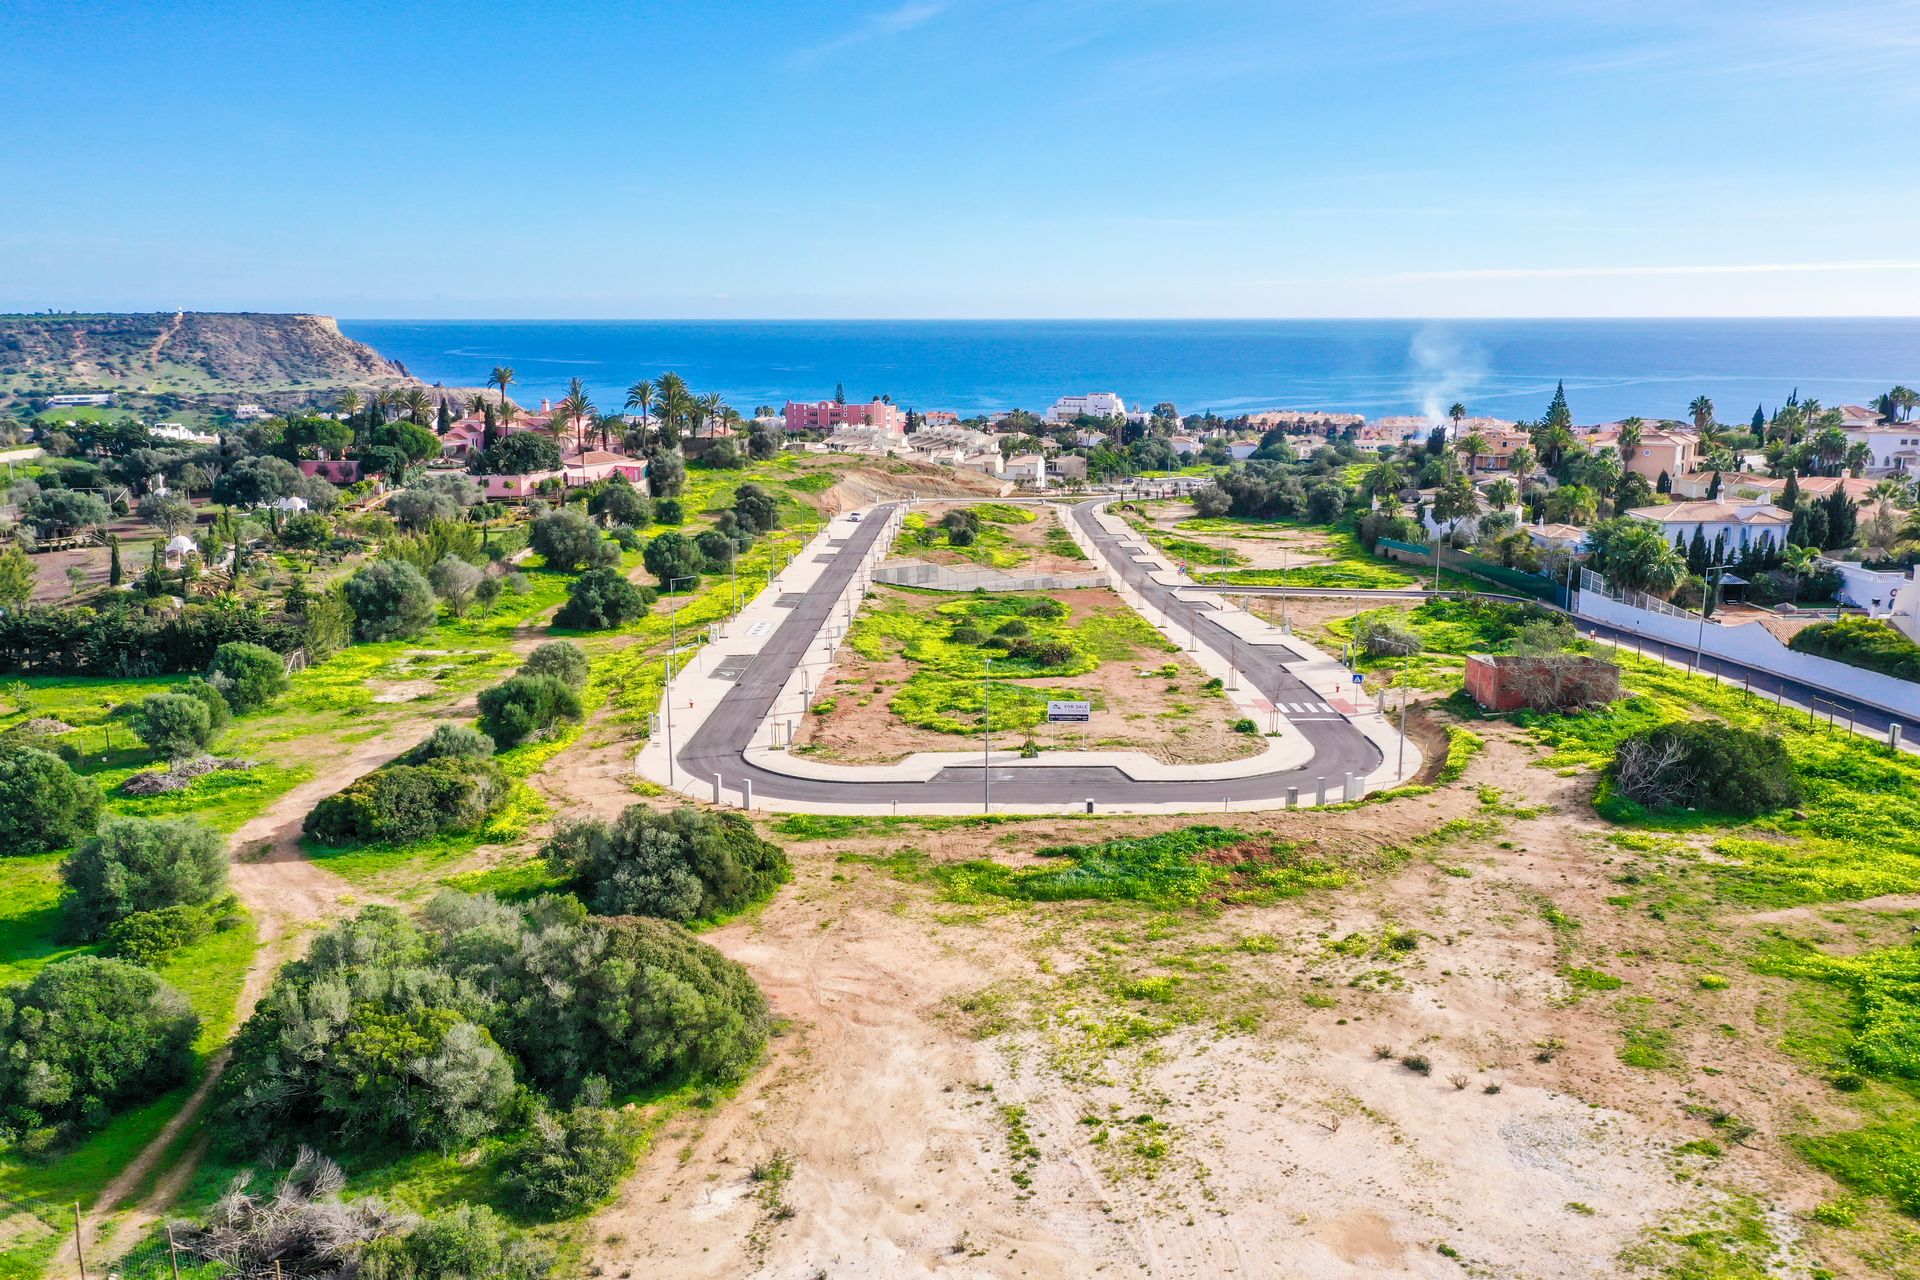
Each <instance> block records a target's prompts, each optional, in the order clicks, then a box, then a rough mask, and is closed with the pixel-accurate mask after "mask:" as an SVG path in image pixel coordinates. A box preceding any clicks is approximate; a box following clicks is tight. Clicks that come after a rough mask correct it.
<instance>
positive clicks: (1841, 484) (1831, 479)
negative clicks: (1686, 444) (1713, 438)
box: [1673, 471, 1876, 502]
mask: <svg viewBox="0 0 1920 1280" xmlns="http://www.w3.org/2000/svg"><path fill="white" fill-rule="evenodd" d="M1796 483H1797V484H1798V485H1799V488H1800V494H1801V496H1802V497H1806V498H1825V497H1827V496H1829V495H1830V494H1832V493H1833V491H1834V490H1835V489H1838V490H1840V491H1841V492H1842V493H1845V494H1846V495H1847V496H1848V497H1849V498H1852V499H1853V500H1854V501H1855V502H1860V501H1862V500H1864V499H1865V498H1867V497H1868V496H1869V495H1871V494H1872V493H1873V490H1874V486H1875V483H1876V482H1875V481H1872V480H1861V479H1855V478H1854V477H1853V476H1801V477H1799V479H1798V480H1797V482H1796ZM1712 484H1713V472H1711V471H1696V472H1694V473H1693V474H1692V475H1690V476H1676V477H1674V481H1673V496H1674V498H1675V499H1676V500H1677V499H1681V498H1705V497H1706V496H1707V490H1708V489H1709V488H1710V487H1711V486H1712ZM1786 487H1787V482H1786V480H1785V479H1783V478H1775V477H1773V476H1762V475H1754V474H1752V473H1751V472H1745V471H1729V472H1726V473H1725V474H1723V475H1722V476H1721V477H1720V501H1722V502H1733V501H1739V500H1742V499H1749V500H1750V499H1754V498H1767V499H1773V498H1777V497H1779V496H1780V495H1781V494H1782V493H1783V492H1785V491H1786Z"/></svg>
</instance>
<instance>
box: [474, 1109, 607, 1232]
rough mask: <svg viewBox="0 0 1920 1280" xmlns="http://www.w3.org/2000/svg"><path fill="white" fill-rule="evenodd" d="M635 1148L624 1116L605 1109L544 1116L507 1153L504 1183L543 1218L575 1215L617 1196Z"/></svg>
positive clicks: (503, 1163)
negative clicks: (624, 1121) (616, 1192)
mask: <svg viewBox="0 0 1920 1280" xmlns="http://www.w3.org/2000/svg"><path fill="white" fill-rule="evenodd" d="M634 1148H635V1142H634V1137H633V1135H632V1134H631V1133H630V1132H629V1131H628V1129H627V1126H626V1125H625V1124H624V1123H623V1122H622V1121H621V1118H620V1116H619V1115H618V1114H617V1113H615V1112H613V1111H609V1110H607V1109H606V1108H605V1107H589V1106H581V1107H575V1108H573V1109H572V1110H570V1111H563V1112H560V1113H559V1114H557V1115H551V1114H547V1115H541V1116H538V1117H536V1118H535V1119H534V1122H533V1125H532V1126H531V1127H530V1128H529V1129H528V1130H527V1133H526V1134H525V1135H524V1136H523V1137H522V1138H521V1139H520V1140H519V1141H518V1142H516V1143H514V1145H513V1146H512V1148H510V1149H509V1150H508V1152H507V1155H506V1159H505V1160H504V1161H503V1162H502V1165H501V1172H500V1181H501V1182H502V1183H503V1184H504V1185H505V1186H506V1187H507V1189H508V1190H509V1191H512V1192H514V1193H515V1194H516V1195H517V1196H518V1197H519V1199H520V1201H521V1202H522V1203H524V1204H526V1205H527V1206H528V1207H529V1208H531V1209H532V1210H533V1211H534V1212H535V1213H537V1214H540V1215H541V1216H543V1217H554V1218H560V1217H573V1216H575V1215H577V1214H581V1213H584V1212H586V1211H587V1210H588V1209H591V1208H593V1207H594V1206H595V1205H597V1204H599V1203H600V1202H601V1201H603V1200H605V1199H606V1198H607V1197H608V1196H610V1195H612V1194H613V1191H614V1188H615V1187H617V1186H619V1185H620V1180H621V1179H622V1178H624V1177H626V1176H627V1173H628V1171H629V1170H631V1169H632V1168H633V1158H634Z"/></svg>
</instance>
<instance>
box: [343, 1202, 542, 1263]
mask: <svg viewBox="0 0 1920 1280" xmlns="http://www.w3.org/2000/svg"><path fill="white" fill-rule="evenodd" d="M356 1203H358V1202H356ZM359 1263H360V1268H359V1275H360V1276H361V1277H362V1280H476V1278H477V1277H480V1276H486V1277H488V1280H543V1277H545V1276H546V1275H548V1274H549V1273H550V1272H551V1271H552V1270H553V1265H554V1264H553V1255H552V1254H551V1252H549V1250H548V1249H547V1246H546V1245H544V1244H542V1243H540V1242H539V1241H535V1240H528V1239H525V1238H523V1237H521V1236H519V1235H518V1234H516V1233H515V1232H514V1230H513V1229H512V1228H511V1227H509V1226H508V1225H507V1223H506V1220H505V1219H503V1218H502V1217H501V1216H500V1215H499V1214H497V1213H495V1212H494V1211H493V1210H492V1209H489V1208H488V1207H487V1206H485V1205H483V1204H458V1205H455V1206H454V1207H453V1208H451V1209H449V1210H447V1211H446V1212H445V1213H442V1214H438V1215H436V1216H434V1217H431V1218H428V1219H427V1220H426V1221H424V1222H422V1223H420V1225H418V1226H416V1227H415V1228H414V1229H413V1230H411V1231H409V1232H407V1233H406V1234H405V1235H401V1236H385V1237H382V1238H380V1239H377V1240H374V1241H372V1242H371V1243H370V1244H368V1245H367V1246H366V1247H365V1248H363V1249H362V1250H361V1251H360V1257H359Z"/></svg>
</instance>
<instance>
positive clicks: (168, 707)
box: [133, 693, 214, 758]
mask: <svg viewBox="0 0 1920 1280" xmlns="http://www.w3.org/2000/svg"><path fill="white" fill-rule="evenodd" d="M133 731H134V733H136V734H138V735H139V737H140V741H142V742H144V743H146V744H147V747H148V748H149V749H150V750H153V751H157V752H159V753H160V754H162V755H166V756H173V757H176V758H177V757H180V756H191V755H198V754H199V753H200V752H202V751H204V750H206V748H207V744H208V743H209V742H212V741H213V734H214V728H213V715H212V713H211V712H210V711H209V710H208V708H207V704H206V702H205V701H203V700H202V699H199V698H196V697H194V696H192V695H191V694H185V693H150V694H148V695H147V696H146V697H144V698H142V699H141V700H140V705H139V707H138V708H136V709H135V711H134V714H133Z"/></svg>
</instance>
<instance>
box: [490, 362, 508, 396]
mask: <svg viewBox="0 0 1920 1280" xmlns="http://www.w3.org/2000/svg"><path fill="white" fill-rule="evenodd" d="M512 381H513V370H512V369H510V368H508V367H506V366H505V365H496V366H495V367H494V370H493V372H492V373H490V374H488V375H487V385H488V386H494V387H499V388H500V403H501V404H505V403H506V402H507V386H508V384H509V383H511V382H512Z"/></svg>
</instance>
